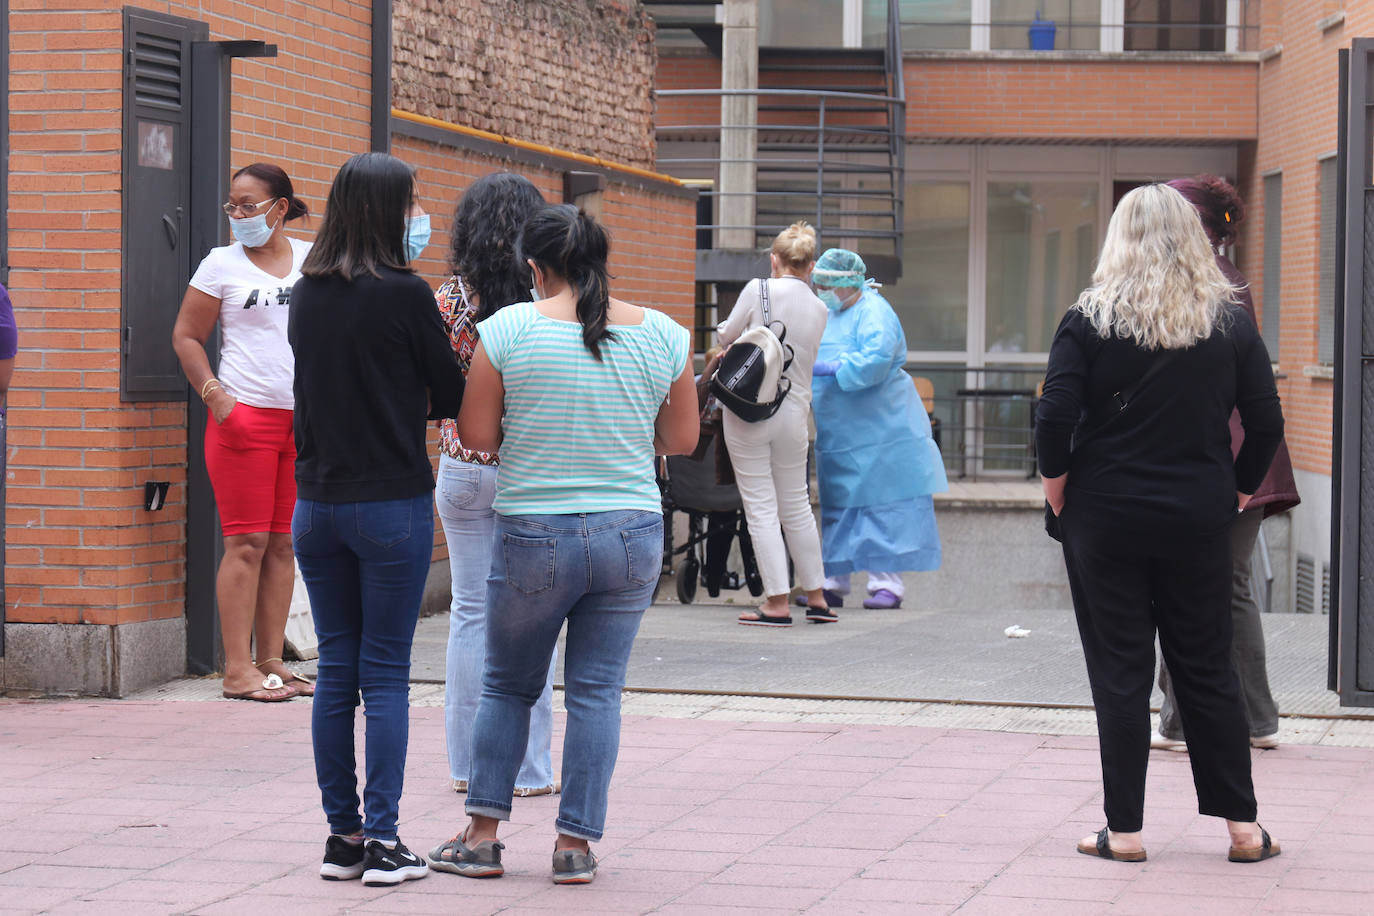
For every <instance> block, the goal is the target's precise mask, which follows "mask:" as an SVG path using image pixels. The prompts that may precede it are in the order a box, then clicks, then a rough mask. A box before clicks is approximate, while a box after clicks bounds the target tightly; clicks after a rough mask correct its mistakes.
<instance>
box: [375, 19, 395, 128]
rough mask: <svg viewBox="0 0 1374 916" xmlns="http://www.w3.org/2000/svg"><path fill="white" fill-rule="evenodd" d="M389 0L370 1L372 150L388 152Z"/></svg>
mask: <svg viewBox="0 0 1374 916" xmlns="http://www.w3.org/2000/svg"><path fill="white" fill-rule="evenodd" d="M391 8H392V0H372V146H371V149H372V151H373V152H379V153H389V152H391Z"/></svg>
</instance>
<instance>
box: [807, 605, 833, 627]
mask: <svg viewBox="0 0 1374 916" xmlns="http://www.w3.org/2000/svg"><path fill="white" fill-rule="evenodd" d="M806 619H807V621H808V622H810V623H838V622H839V619H840V615H839V614H836V613H835V612H834V611H832V610H831V609H830V608H828V607H815V606H814V605H810V604H808V605H807V606H806Z"/></svg>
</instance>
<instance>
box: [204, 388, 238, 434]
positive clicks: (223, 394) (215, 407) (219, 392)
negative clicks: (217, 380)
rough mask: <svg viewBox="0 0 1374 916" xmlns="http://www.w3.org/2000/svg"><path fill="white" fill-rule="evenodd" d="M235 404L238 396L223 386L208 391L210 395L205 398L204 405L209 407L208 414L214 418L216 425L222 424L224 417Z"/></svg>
mask: <svg viewBox="0 0 1374 916" xmlns="http://www.w3.org/2000/svg"><path fill="white" fill-rule="evenodd" d="M236 404H238V398H236V397H234V396H233V395H232V394H230V393H229V392H227V391H225V390H224V389H223V388H216V389H215V390H214V391H212V392H210V397H208V398H206V399H205V406H206V407H208V408H210V415H211V416H212V417H214V418H215V424H216V425H217V426H222V425H224V420H225V418H226V417H228V416H229V413H230V411H232V410H233V409H234V405H236Z"/></svg>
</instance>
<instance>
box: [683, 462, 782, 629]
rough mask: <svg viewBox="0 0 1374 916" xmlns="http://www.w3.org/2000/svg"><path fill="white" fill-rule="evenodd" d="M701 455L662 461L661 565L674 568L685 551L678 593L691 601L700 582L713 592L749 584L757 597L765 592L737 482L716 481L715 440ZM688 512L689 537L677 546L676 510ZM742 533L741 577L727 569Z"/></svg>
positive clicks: (686, 602) (740, 542)
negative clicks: (676, 560) (677, 559)
mask: <svg viewBox="0 0 1374 916" xmlns="http://www.w3.org/2000/svg"><path fill="white" fill-rule="evenodd" d="M703 444H704V446H705V447H704V448H702V447H699V448H698V449H697V452H696V454H697V455H701V456H702V457H701V458H693V457H690V456H687V455H674V456H672V457H670V458H667V459H660V460H659V462H658V485H659V489H660V490H661V491H662V493H663V570H664V572H665V573H667V572H674V562H675V561H674V557H675V556H677V555H679V554H680V555H681V556H682V560H681V562H680V563H678V564H677V568H676V571H675V578H676V581H677V597H678V600H679V601H681V602H682V603H683V604H691V603H692V599H693V598H695V597H696V593H697V586H698V585H702V586H705V588H706V592H707V594H709V595H710V596H711V597H713V598H714V597H715V596H716V595H719V594H720V592H721V589H739V588H748V589H749V593H750V594H751V595H753V596H755V597H758V596H759V595H762V594H763V579H762V578H760V576H759V570H758V564H757V563H756V562H755V561H754V547H753V543H752V542H751V541H750V539H749V526H748V524H747V523H746V522H745V520H744V506H743V504H742V503H741V502H740V495H739V490H737V489H736V488H735V487H734V485H733V484H721V483H717V482H716V462H715V442H714V440H713V438H710V439H705V440H704V443H703ZM674 512H685V513H687V540H686V542H685V543H683V544H681V545H679V546H674V543H673V513H674ZM736 538H738V539H739V552H740V559H741V561H742V563H743V566H744V574H743V577H741V576H740V574H739V573H737V572H735V571H733V570H728V569H726V565H727V563H728V561H729V556H730V547H731V544H732V542H733V541H734V540H735V539H736Z"/></svg>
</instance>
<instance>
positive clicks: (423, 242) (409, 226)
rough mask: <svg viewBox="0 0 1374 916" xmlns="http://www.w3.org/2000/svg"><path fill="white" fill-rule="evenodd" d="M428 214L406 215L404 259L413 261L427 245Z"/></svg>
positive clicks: (428, 230) (428, 231)
mask: <svg viewBox="0 0 1374 916" xmlns="http://www.w3.org/2000/svg"><path fill="white" fill-rule="evenodd" d="M429 235H430V229H429V214H428V213H421V214H420V215H419V216H407V217H406V260H408V261H413V260H415V259H416V258H418V257H419V256H420V253H421V252H423V251H424V250H425V248H426V247H427V246H428V245H429Z"/></svg>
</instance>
